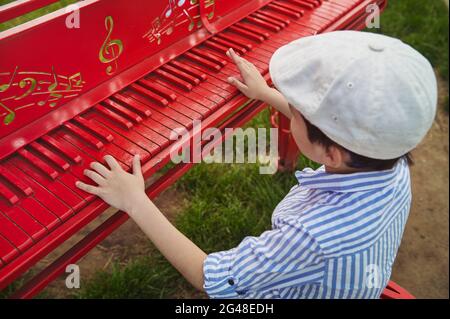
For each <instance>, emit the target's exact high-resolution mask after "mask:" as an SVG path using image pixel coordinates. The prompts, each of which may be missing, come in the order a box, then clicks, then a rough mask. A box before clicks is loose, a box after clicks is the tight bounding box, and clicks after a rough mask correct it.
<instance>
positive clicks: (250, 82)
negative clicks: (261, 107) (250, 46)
mask: <svg viewBox="0 0 450 319" xmlns="http://www.w3.org/2000/svg"><path fill="white" fill-rule="evenodd" d="M227 56H228V57H229V58H230V59H231V60H232V61H233V62H234V63H235V64H236V66H237V67H238V69H239V71H240V73H241V76H242V79H243V80H244V83H242V82H241V81H239V80H238V79H237V78H235V77H229V78H228V82H229V83H230V84H233V85H234V86H235V87H236V88H237V89H238V90H239V91H241V92H242V93H243V94H244V95H245V96H247V97H248V98H250V99H256V100H264V97H265V96H266V94H267V93H268V92H269V91H270V87H269V86H268V85H267V82H266V80H264V78H263V76H262V75H261V73H259V71H258V69H257V68H256V67H255V66H254V65H253V64H252V63H250V62H249V61H247V60H246V59H244V58H242V57H240V56H239V55H237V54H236V52H234V50H233V49H229V50H228V51H227Z"/></svg>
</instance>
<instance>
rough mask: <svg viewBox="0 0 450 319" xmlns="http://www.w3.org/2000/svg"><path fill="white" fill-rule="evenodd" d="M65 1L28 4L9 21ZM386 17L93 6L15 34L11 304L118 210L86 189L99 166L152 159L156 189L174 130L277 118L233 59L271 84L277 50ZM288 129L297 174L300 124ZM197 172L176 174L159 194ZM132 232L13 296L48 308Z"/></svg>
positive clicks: (10, 57)
mask: <svg viewBox="0 0 450 319" xmlns="http://www.w3.org/2000/svg"><path fill="white" fill-rule="evenodd" d="M53 2H57V1H50V0H25V1H14V2H12V3H11V4H8V5H4V6H2V7H0V22H4V21H7V20H10V19H12V18H14V17H17V16H20V15H23V14H25V13H27V12H30V11H32V10H35V9H37V8H40V7H43V6H46V5H48V4H50V3H53ZM373 4H376V5H378V6H379V8H380V10H383V9H384V8H385V6H386V0H328V1H327V0H153V1H148V0H131V1H130V0H85V1H79V2H77V3H75V4H74V5H71V6H69V7H68V8H63V9H60V10H58V11H55V12H53V13H50V14H47V15H45V16H43V17H40V18H37V19H35V20H32V21H30V22H27V23H25V24H22V25H19V26H17V27H14V28H12V29H9V30H6V31H3V32H1V33H0V291H1V290H3V289H5V287H7V286H8V285H9V284H11V283H12V282H13V281H14V280H15V279H16V278H17V277H19V276H20V275H21V274H23V273H24V272H26V271H28V270H29V269H30V268H31V267H32V266H33V265H35V264H36V263H37V262H38V261H40V260H41V259H42V258H43V257H45V256H47V255H48V254H49V253H50V252H52V251H53V250H54V249H55V248H56V247H58V246H59V245H60V244H61V243H63V242H64V241H66V240H67V239H69V238H70V237H71V236H73V235H74V234H75V233H77V232H78V231H79V230H80V229H81V228H83V227H84V226H86V225H87V224H88V223H90V222H91V221H93V220H94V219H96V218H97V217H98V216H99V215H100V214H102V212H104V211H105V210H106V209H107V208H108V207H107V205H106V204H105V203H104V202H103V201H102V200H100V199H99V198H96V197H94V196H91V195H88V194H86V193H84V192H82V191H80V190H79V189H77V188H76V187H75V181H76V180H78V179H80V180H85V181H87V180H86V178H85V177H84V176H83V170H84V169H85V168H86V167H87V165H88V164H89V163H90V162H92V161H100V162H103V156H104V155H106V154H111V155H113V156H114V157H116V158H117V159H118V160H119V161H120V164H121V165H122V166H123V167H124V168H126V169H129V167H130V161H131V159H132V156H133V154H140V157H141V159H142V163H143V165H142V167H143V172H144V176H145V178H146V179H149V178H150V177H151V176H155V173H157V172H158V171H160V170H161V169H162V168H163V167H165V166H166V165H167V164H168V163H169V162H170V156H169V155H170V148H171V145H172V143H174V142H175V141H172V140H171V139H170V132H171V130H173V129H175V128H179V127H184V128H186V129H187V130H189V131H193V121H194V120H201V121H202V129H203V130H205V129H207V128H209V127H217V128H219V129H221V130H224V128H225V127H228V128H236V127H239V126H242V125H243V124H245V123H246V122H247V121H249V120H250V119H251V118H252V117H254V116H255V115H256V114H257V113H258V112H260V111H261V110H262V109H264V108H265V107H266V105H264V104H263V103H261V102H260V101H254V100H248V99H247V98H246V97H245V96H243V95H242V94H240V93H239V92H238V91H237V90H236V89H235V88H234V87H233V86H231V85H230V84H228V83H227V81H226V79H227V77H228V76H230V75H236V74H237V73H238V71H237V69H236V67H235V66H234V65H233V64H232V63H230V61H229V60H228V58H227V57H226V55H225V52H226V50H227V49H228V48H234V50H235V51H236V52H238V53H239V54H241V55H242V56H244V57H246V58H247V59H248V60H250V61H251V62H252V63H254V64H255V65H256V67H257V68H258V69H259V70H260V71H261V72H262V73H263V74H264V75H265V76H266V79H267V80H268V81H269V82H270V77H269V74H268V63H269V59H270V57H271V55H272V54H273V53H274V51H275V50H276V49H277V48H279V47H281V46H282V45H284V44H286V43H288V42H290V41H293V40H295V39H298V38H300V37H304V36H311V35H314V34H318V33H322V32H329V31H333V30H339V29H362V28H364V27H365V20H366V19H367V17H368V16H369V15H370V14H371V13H372V11H371V10H368V9H367V8H368V6H369V5H373ZM275 122H276V123H277V125H279V127H280V129H281V130H280V134H279V137H280V143H279V144H280V163H281V164H282V165H283V166H285V167H289V166H292V163H294V159H295V157H296V156H297V152H298V151H297V150H296V148H295V145H294V143H293V141H292V139H291V138H290V137H289V131H288V128H289V125H288V122H287V121H286V119H285V118H282V117H281V118H279V119H278V120H276V121H275ZM191 133H192V134H191V136H192V138H195V135H196V134H201V132H191ZM224 136H225V135H224ZM206 151H207V150H206ZM191 166H192V164H183V163H181V164H178V165H176V166H173V167H171V168H170V169H168V170H167V169H165V170H164V173H161V174H158V176H159V175H161V177H159V178H158V179H157V180H156V181H154V182H153V183H151V185H149V186H148V189H147V193H148V195H149V196H150V197H155V196H156V195H158V194H159V193H160V192H161V191H163V190H164V189H165V188H167V187H168V186H170V185H171V184H172V183H173V182H174V181H176V180H177V179H178V178H179V177H180V176H181V175H182V174H184V173H185V172H186V171H187V170H189V168H190V167H191ZM126 220H127V215H126V214H125V213H124V212H118V213H116V214H115V215H113V216H112V217H110V218H109V219H108V220H106V221H105V222H104V223H103V224H101V225H100V226H98V227H97V228H96V229H95V230H94V231H92V232H91V233H89V234H88V235H87V236H86V237H84V239H82V240H81V241H80V242H78V243H77V244H76V245H75V246H73V247H72V248H71V249H70V250H68V251H67V252H66V253H65V254H63V255H62V256H61V257H59V258H58V259H56V260H55V261H54V262H53V263H51V264H50V265H49V266H48V267H47V268H46V269H44V270H43V271H42V272H40V273H38V274H37V275H36V276H35V277H34V278H32V279H31V280H30V281H29V282H28V283H26V284H25V285H24V286H23V287H22V288H20V289H19V290H18V291H17V292H16V293H15V294H14V295H13V297H16V298H30V297H33V296H34V295H36V294H37V293H38V292H39V291H41V290H42V289H43V288H44V287H45V286H46V285H47V284H48V283H49V282H51V281H52V280H53V279H55V278H56V277H57V276H58V275H60V274H61V273H63V272H64V270H65V267H66V265H68V264H71V263H75V262H76V261H77V260H78V259H80V258H81V257H82V256H84V255H85V254H86V253H87V252H89V250H90V249H91V248H93V247H95V245H97V244H98V243H99V242H100V241H101V240H103V239H104V238H105V237H106V236H108V235H109V234H110V233H111V232H113V231H114V230H115V229H116V228H117V227H119V226H120V225H121V224H122V223H124V222H125V221H126Z"/></svg>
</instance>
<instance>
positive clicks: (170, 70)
mask: <svg viewBox="0 0 450 319" xmlns="http://www.w3.org/2000/svg"><path fill="white" fill-rule="evenodd" d="M161 69H162V70H164V71H166V72H168V73H171V74H172V75H174V76H177V77H179V78H180V79H182V80H184V81H186V82H189V83H190V84H192V86H197V85H199V84H200V82H201V81H200V80H199V79H198V78H196V77H195V76H192V75H190V74H188V73H186V72H184V71H183V70H180V69H178V68H176V67H173V66H171V65H169V64H165V65H163V66H162V67H161Z"/></svg>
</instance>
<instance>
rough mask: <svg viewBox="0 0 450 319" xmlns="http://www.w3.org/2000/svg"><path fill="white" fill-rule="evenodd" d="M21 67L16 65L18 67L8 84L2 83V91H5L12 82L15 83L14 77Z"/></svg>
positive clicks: (0, 89)
mask: <svg viewBox="0 0 450 319" xmlns="http://www.w3.org/2000/svg"><path fill="white" fill-rule="evenodd" d="M18 68H19V67H18V66H16V68H15V70H14V73H13V75H12V76H11V79H10V80H9V83H8V84H2V85H0V92H5V91H6V90H7V89H9V87H10V86H11V85H12V83H13V81H14V77H15V76H16V73H17V69H18Z"/></svg>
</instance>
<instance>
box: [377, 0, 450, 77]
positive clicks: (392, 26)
mask: <svg viewBox="0 0 450 319" xmlns="http://www.w3.org/2000/svg"><path fill="white" fill-rule="evenodd" d="M388 3H389V5H388V7H387V9H386V11H385V12H384V13H383V14H382V16H381V32H382V33H383V34H386V35H389V36H393V37H396V38H399V39H402V40H403V41H404V42H406V43H408V44H410V45H411V46H413V47H414V48H416V49H417V50H418V51H419V52H421V53H422V54H423V55H425V56H426V57H427V58H428V59H429V60H430V61H431V63H432V64H433V65H434V66H435V67H436V68H437V69H438V70H439V73H440V75H441V77H442V78H443V79H444V80H446V81H447V82H448V32H449V31H448V27H449V26H448V21H449V20H448V19H449V16H448V10H447V7H446V5H445V3H444V1H442V0H427V1H423V0H391V1H389V2H388Z"/></svg>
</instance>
